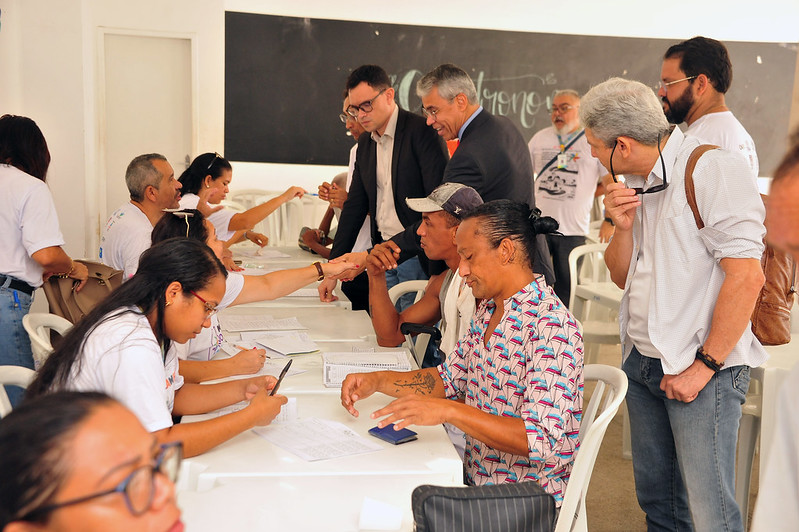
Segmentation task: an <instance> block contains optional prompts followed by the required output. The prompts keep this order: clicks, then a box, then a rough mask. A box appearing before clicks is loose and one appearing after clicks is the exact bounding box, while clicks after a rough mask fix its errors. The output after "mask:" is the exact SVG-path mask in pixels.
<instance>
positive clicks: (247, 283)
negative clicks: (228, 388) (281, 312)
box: [152, 209, 356, 382]
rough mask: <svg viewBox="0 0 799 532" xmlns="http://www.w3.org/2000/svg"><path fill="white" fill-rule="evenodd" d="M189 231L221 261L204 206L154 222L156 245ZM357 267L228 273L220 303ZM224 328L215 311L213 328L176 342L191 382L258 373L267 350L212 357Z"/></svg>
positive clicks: (263, 295)
mask: <svg viewBox="0 0 799 532" xmlns="http://www.w3.org/2000/svg"><path fill="white" fill-rule="evenodd" d="M181 236H185V237H188V238H192V239H196V240H199V241H200V242H203V243H205V244H206V245H208V247H210V248H211V249H212V250H213V251H214V253H215V254H216V256H217V258H219V259H220V260H221V258H222V253H223V251H224V244H223V243H222V241H220V240H219V239H218V238H217V236H216V230H215V228H214V226H213V224H211V223H210V222H209V221H208V220H207V219H205V218H204V217H203V215H202V213H200V211H198V210H195V209H188V210H185V211H179V212H173V213H167V214H166V215H165V216H163V217H162V218H161V220H159V222H158V223H157V224H156V225H155V227H154V228H153V232H152V241H153V245H155V244H157V243H158V242H162V241H163V240H166V239H169V238H175V237H181ZM354 267H356V266H355V265H354V264H351V263H349V262H339V263H322V262H316V263H314V264H312V265H310V266H305V267H303V268H292V269H288V270H280V271H276V272H271V273H267V274H264V275H241V274H239V273H236V272H229V273H228V276H227V280H226V287H225V296H224V297H223V298H222V300H221V301H220V302H219V306H218V307H217V308H218V309H219V310H222V309H224V308H226V307H228V306H233V305H242V304H244V303H252V302H255V301H266V300H272V299H277V298H279V297H283V296H285V295H287V294H290V293H291V292H294V291H295V290H297V289H299V288H302V287H303V286H305V285H307V284H310V283H312V282H314V281H316V280H320V279H323V278H324V277H326V276H328V275H331V276H334V275H339V274H340V273H342V272H344V271H346V270H348V269H350V268H354ZM221 341H222V329H221V327H220V326H219V320H218V319H217V317H216V316H212V318H211V327H209V328H208V329H204V330H203V331H202V332H201V333H199V334H198V335H197V336H196V337H195V338H193V339H191V340H189V341H188V342H186V343H185V344H182V345H179V346H177V349H178V357H179V358H180V374H181V375H182V376H183V378H184V379H185V380H186V381H187V382H202V381H206V380H211V379H218V378H221V377H227V376H229V375H242V374H248V373H255V372H257V371H258V370H260V369H261V367H262V366H263V364H264V361H265V360H266V352H265V351H264V350H263V349H247V350H242V351H239V353H237V354H236V355H235V356H233V357H232V358H227V359H221V360H211V359H212V358H213V357H214V355H216V353H217V351H218V350H219V347H220V344H221Z"/></svg>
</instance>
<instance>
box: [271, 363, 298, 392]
mask: <svg viewBox="0 0 799 532" xmlns="http://www.w3.org/2000/svg"><path fill="white" fill-rule="evenodd" d="M292 362H294V359H293V358H292V359H289V361H288V363H287V364H286V366H285V367H284V368H283V371H281V372H280V376H279V377H278V378H277V383H276V384H275V387H274V388H272V391H271V392H269V395H270V396H272V395H275V394H276V393H277V389H278V388H280V383H281V382H283V377H285V376H286V373H288V372H289V367H290V366H291V363H292Z"/></svg>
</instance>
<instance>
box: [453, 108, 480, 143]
mask: <svg viewBox="0 0 799 532" xmlns="http://www.w3.org/2000/svg"><path fill="white" fill-rule="evenodd" d="M482 110H483V106H482V105H481V106H480V107H478V108H477V110H476V111H475V112H473V113H472V116H470V117H469V118H468V119H467V120H466V122H464V123H463V125H462V126H461V128H460V129H459V130H458V138H459V139H460V138H463V132H464V131H466V128H467V127H469V124H471V123H472V120H474V117H476V116H477V115H479V114H480V111H482Z"/></svg>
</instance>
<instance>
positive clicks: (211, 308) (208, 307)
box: [189, 290, 219, 319]
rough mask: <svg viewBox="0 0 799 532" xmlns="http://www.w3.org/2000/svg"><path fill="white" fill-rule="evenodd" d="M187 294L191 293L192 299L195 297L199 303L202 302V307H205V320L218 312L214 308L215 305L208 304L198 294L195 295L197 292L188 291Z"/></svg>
mask: <svg viewBox="0 0 799 532" xmlns="http://www.w3.org/2000/svg"><path fill="white" fill-rule="evenodd" d="M189 292H191V294H192V295H193V296H194V297H196V298H197V299H199V300H200V301H202V302H203V305H205V317H206V319H207V318H210V317H211V316H213V315H214V314H216V313H217V311H218V310H219V309H218V308H216V305H214V304H213V303H210V302H209V301H207V300H206V299H203V298H202V297H201V296H200V294H198V293H197V292H195V291H194V290H189Z"/></svg>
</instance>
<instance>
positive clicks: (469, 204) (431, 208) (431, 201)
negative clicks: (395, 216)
mask: <svg viewBox="0 0 799 532" xmlns="http://www.w3.org/2000/svg"><path fill="white" fill-rule="evenodd" d="M405 203H407V204H408V207H410V208H411V209H413V210H414V211H416V212H436V211H446V212H448V213H450V214H451V215H453V216H454V217H455V218H458V219H460V218H461V217H463V215H464V214H466V213H467V212H469V211H471V210H472V209H474V208H475V207H478V206H480V205H482V204H483V199H482V198H481V197H480V194H478V193H477V191H476V190H475V189H473V188H472V187H469V186H466V185H464V184H461V183H451V182H450V183H444V184H443V185H439V186H438V187H436V189H435V190H433V192H431V193H430V195H429V196H427V197H426V198H405Z"/></svg>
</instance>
